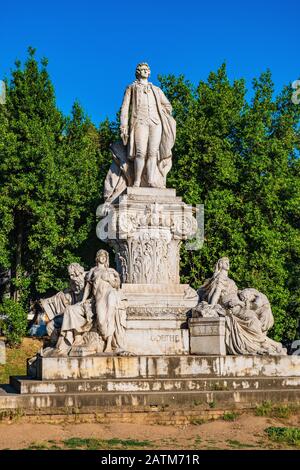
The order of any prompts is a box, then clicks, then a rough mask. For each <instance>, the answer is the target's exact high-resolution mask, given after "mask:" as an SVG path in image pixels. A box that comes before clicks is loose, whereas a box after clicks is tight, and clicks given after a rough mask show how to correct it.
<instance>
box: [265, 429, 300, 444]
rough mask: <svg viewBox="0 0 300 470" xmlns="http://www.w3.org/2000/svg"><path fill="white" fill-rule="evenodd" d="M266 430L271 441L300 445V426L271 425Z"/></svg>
mask: <svg viewBox="0 0 300 470" xmlns="http://www.w3.org/2000/svg"><path fill="white" fill-rule="evenodd" d="M265 432H266V433H267V435H268V437H269V439H271V441H274V442H281V443H284V444H288V445H290V446H297V447H300V428H291V427H276V426H271V427H269V428H266V429H265Z"/></svg>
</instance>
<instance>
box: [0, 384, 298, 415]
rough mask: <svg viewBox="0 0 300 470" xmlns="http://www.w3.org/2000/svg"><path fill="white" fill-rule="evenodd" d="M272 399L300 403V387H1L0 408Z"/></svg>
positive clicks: (98, 408)
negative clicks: (25, 391) (24, 391)
mask: <svg viewBox="0 0 300 470" xmlns="http://www.w3.org/2000/svg"><path fill="white" fill-rule="evenodd" d="M266 401H270V402H273V403H277V404H279V403H280V404H283V403H286V404H288V403H289V404H290V403H294V404H299V403H300V390H299V388H298V389H288V390H236V391H234V390H229V391H202V392H201V391H188V392H175V391H171V392H167V391H165V392H163V391H159V392H138V393H134V392H131V393H128V392H126V393H124V392H111V393H73V394H72V393H58V394H55V393H43V394H33V395H18V394H13V393H7V392H5V391H3V393H1V390H0V410H13V409H17V410H18V411H19V412H20V410H24V411H25V413H29V414H30V413H34V414H37V413H41V412H42V413H43V412H44V413H48V414H52V413H54V414H69V413H76V414H79V413H88V412H94V413H98V412H103V411H105V412H108V411H114V412H116V411H123V410H124V411H125V409H126V408H127V409H131V411H137V412H138V411H140V410H142V411H148V413H149V412H150V413H151V412H152V411H153V410H155V409H156V408H157V407H168V409H173V410H178V409H179V412H182V410H184V409H187V408H189V409H190V408H194V409H198V410H201V409H202V408H206V407H208V406H209V404H211V403H213V404H214V406H215V407H216V406H217V407H218V408H219V407H224V406H226V407H230V408H231V409H232V408H240V409H243V408H253V407H255V406H256V405H257V404H258V403H263V402H266Z"/></svg>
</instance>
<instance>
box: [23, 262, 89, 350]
mask: <svg viewBox="0 0 300 470" xmlns="http://www.w3.org/2000/svg"><path fill="white" fill-rule="evenodd" d="M68 274H69V287H68V288H66V289H64V290H63V291H60V292H58V293H57V294H55V295H53V296H51V297H48V298H45V299H40V300H39V301H38V302H37V303H36V305H37V308H38V310H40V313H37V314H36V317H35V322H34V325H33V326H32V328H31V330H32V334H36V333H35V332H36V331H37V330H39V331H41V333H40V334H42V335H45V334H47V335H48V336H49V337H50V338H51V342H52V343H55V342H56V341H57V338H58V336H57V335H58V333H59V330H60V328H61V324H62V315H63V314H64V312H65V310H66V308H67V307H68V306H69V305H74V304H76V303H77V302H80V301H81V300H82V297H83V290H84V286H85V276H86V272H85V270H84V268H83V267H82V266H81V265H80V264H79V263H71V264H70V265H69V266H68ZM40 325H41V326H43V325H44V326H43V329H41V328H39V326H40Z"/></svg>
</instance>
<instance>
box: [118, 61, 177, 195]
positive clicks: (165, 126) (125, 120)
mask: <svg viewBox="0 0 300 470" xmlns="http://www.w3.org/2000/svg"><path fill="white" fill-rule="evenodd" d="M135 75H136V80H135V81H134V82H133V83H132V84H131V85H129V86H128V87H127V88H126V91H125V95H124V99H123V104H122V108H121V126H120V130H121V139H122V141H123V144H124V146H126V147H127V158H128V160H129V161H133V162H134V179H133V186H150V187H156V188H163V187H165V186H166V175H167V173H168V171H169V170H170V168H171V166H172V159H171V158H172V147H173V145H174V142H175V135H176V122H175V120H174V119H173V117H172V116H171V112H172V107H171V104H170V102H169V101H168V99H167V98H166V96H165V95H164V93H163V91H162V90H161V89H160V88H159V87H157V86H154V85H153V84H152V83H150V82H148V77H149V75H150V67H149V65H148V64H146V63H140V64H138V65H137V67H136V73H135Z"/></svg>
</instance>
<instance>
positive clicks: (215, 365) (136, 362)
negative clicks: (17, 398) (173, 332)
mask: <svg viewBox="0 0 300 470" xmlns="http://www.w3.org/2000/svg"><path fill="white" fill-rule="evenodd" d="M254 376H258V377H300V357H299V356H206V357H204V356H133V357H116V356H109V355H107V356H103V355H102V356H91V357H80V358H79V357H44V358H43V357H38V359H37V377H36V378H38V379H43V380H61V379H100V378H115V379H126V378H153V377H157V378H166V379H167V378H184V377H194V378H195V377H247V378H250V377H254Z"/></svg>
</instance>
